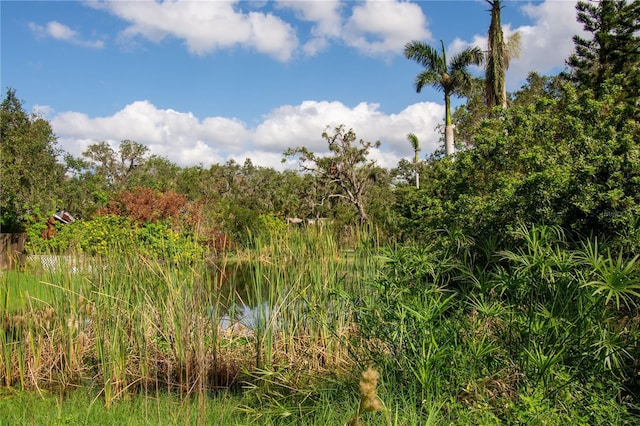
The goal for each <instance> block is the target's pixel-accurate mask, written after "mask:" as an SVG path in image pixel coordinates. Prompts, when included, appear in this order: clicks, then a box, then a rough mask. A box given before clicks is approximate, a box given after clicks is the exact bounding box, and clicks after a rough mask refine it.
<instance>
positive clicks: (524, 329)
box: [353, 226, 640, 424]
mask: <svg viewBox="0 0 640 426" xmlns="http://www.w3.org/2000/svg"><path fill="white" fill-rule="evenodd" d="M452 237H453V238H452ZM459 237H460V235H459V234H458V235H448V236H445V237H442V236H441V237H436V238H432V243H431V244H429V245H420V246H418V245H405V246H402V247H398V248H396V249H393V250H388V251H387V252H386V263H385V266H384V268H383V271H382V274H381V276H380V277H379V278H378V279H376V280H374V281H373V282H372V287H373V288H372V290H374V291H372V292H371V293H369V296H368V297H361V296H358V297H356V298H354V300H353V302H354V307H355V311H356V313H357V322H358V324H359V326H360V330H361V333H362V334H361V335H360V336H358V338H357V339H356V347H367V348H368V350H367V351H366V352H364V353H363V354H362V356H363V357H364V358H365V359H364V360H362V362H363V363H366V362H373V363H374V364H375V365H377V366H379V367H380V368H381V369H382V371H384V372H385V380H386V381H387V386H388V387H390V388H394V389H398V392H400V393H401V394H402V395H403V396H402V397H401V398H409V397H410V396H411V395H415V396H416V397H417V398H418V400H420V401H432V400H440V401H442V400H447V401H450V404H449V406H448V408H447V410H451V411H450V412H451V413H453V412H455V413H456V415H459V413H460V412H461V411H459V410H458V408H463V407H464V408H465V410H469V412H471V413H474V414H472V417H473V418H479V417H478V416H480V417H482V416H487V415H488V416H489V417H490V419H486V418H485V422H489V423H494V424H495V422H500V421H506V422H508V423H513V422H515V423H526V424H531V422H534V423H538V422H540V421H541V420H542V417H544V418H546V419H548V420H550V421H552V423H558V422H559V423H562V424H565V423H566V424H576V423H585V424H601V423H603V422H607V421H612V419H614V418H615V417H616V416H619V417H618V419H619V420H620V419H622V418H624V419H631V418H632V416H631V412H632V411H633V409H634V406H635V404H636V403H637V400H638V396H639V392H640V381H639V379H638V376H637V372H638V369H639V368H640V365H639V364H638V359H640V323H638V313H639V311H638V306H639V305H640V268H639V264H638V257H637V256H636V257H632V258H624V257H622V256H617V255H615V254H612V253H611V251H609V250H606V249H604V248H602V247H601V246H599V245H598V244H597V243H596V242H595V240H584V241H583V245H582V248H580V249H576V250H573V249H570V248H569V247H568V244H567V241H566V239H565V236H564V234H563V232H562V230H561V228H560V227H545V226H542V227H533V228H530V229H527V228H518V229H517V230H516V231H515V232H514V235H513V238H514V239H515V240H519V241H521V243H520V244H519V245H518V246H517V247H514V248H513V250H505V251H499V252H493V253H491V254H490V255H489V256H487V258H486V259H489V260H488V261H487V260H486V259H485V260H482V261H478V259H477V258H474V257H473V256H470V255H469V254H470V250H469V248H470V247H471V245H470V244H469V241H466V240H465V239H460V238H459ZM360 338H364V339H366V341H368V342H370V343H369V345H367V344H365V343H363V342H362V341H361V340H359V339H360ZM371 342H374V344H373V345H372V344H371ZM629 410H630V411H629ZM636 414H637V413H636ZM541 416H542V417H541ZM457 421H460V419H457ZM476 421H477V420H476ZM620 421H622V420H620Z"/></svg>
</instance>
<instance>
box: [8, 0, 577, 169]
mask: <svg viewBox="0 0 640 426" xmlns="http://www.w3.org/2000/svg"><path fill="white" fill-rule="evenodd" d="M504 5H505V7H504V9H503V13H502V23H503V28H504V32H505V35H507V36H508V35H509V34H511V33H512V32H513V31H519V32H520V35H521V40H522V45H521V55H520V58H519V59H517V60H514V61H513V62H512V66H511V68H510V70H509V72H508V85H509V89H510V90H515V89H517V88H518V87H520V86H521V85H522V83H523V82H524V78H525V77H526V75H527V73H528V72H530V71H537V72H539V73H542V74H555V73H557V72H558V71H559V70H561V69H562V68H563V66H564V60H565V59H566V58H567V57H568V55H569V54H570V53H571V52H572V48H573V43H572V41H571V37H572V36H573V35H574V34H577V33H581V31H582V29H581V26H580V25H579V24H578V23H577V22H576V20H575V1H572V0H571V1H570V0H545V1H532V2H524V1H505V3H504ZM0 8H1V9H0V13H1V31H2V34H1V43H2V44H1V65H0V66H1V68H0V80H1V83H2V90H3V96H4V92H5V91H6V88H7V87H11V88H14V89H16V91H17V95H18V97H19V98H21V99H22V100H24V106H25V108H26V109H27V110H29V111H36V112H38V113H39V114H41V115H43V116H44V117H45V118H47V119H48V120H49V121H50V122H51V124H52V127H53V130H54V132H55V134H56V135H57V137H58V143H59V146H60V147H61V148H62V149H63V150H64V151H66V152H69V153H71V154H73V155H76V156H79V155H80V154H81V153H82V151H83V150H84V149H86V147H87V146H88V145H89V144H91V143H95V142H98V141H101V140H105V141H108V142H109V143H111V144H113V146H116V145H117V143H118V142H119V141H121V140H123V139H132V140H135V141H137V142H140V143H143V144H145V145H147V146H149V148H150V151H151V152H152V153H154V154H158V155H162V156H164V157H166V158H168V159H169V160H171V161H173V162H174V163H176V164H179V165H181V166H189V165H197V164H202V165H203V166H205V167H208V166H209V165H211V164H213V163H222V162H225V161H227V160H229V159H234V160H236V161H239V162H243V161H244V159H245V158H251V160H252V161H253V162H254V163H255V164H259V165H263V166H271V167H276V168H282V167H287V166H289V167H293V166H295V164H294V163H293V162H292V163H288V164H282V163H281V162H280V160H281V158H282V152H283V151H284V150H286V149H287V148H288V147H293V146H300V145H304V146H307V147H309V148H311V149H313V150H316V151H318V152H322V151H323V150H324V149H326V145H325V144H324V142H323V140H322V138H321V137H320V135H321V134H322V132H323V131H324V130H325V127H326V126H327V125H329V126H332V127H333V126H337V125H339V124H345V125H346V126H347V127H350V128H353V129H354V130H355V132H356V134H357V135H358V136H359V137H362V138H364V139H367V140H372V141H373V140H380V141H381V142H382V146H381V148H380V150H376V151H374V152H372V158H374V159H376V161H378V162H379V163H380V164H381V165H383V166H386V167H394V166H395V165H396V164H397V162H398V161H399V160H400V159H401V158H409V157H411V155H412V151H411V147H410V144H409V143H408V142H407V140H406V135H407V133H409V132H412V133H415V134H416V135H418V137H419V139H420V141H421V146H422V156H426V155H427V154H428V153H430V152H433V151H434V150H435V149H436V148H438V146H439V144H440V142H439V138H440V135H439V134H438V133H437V131H436V129H435V127H436V126H437V125H438V124H439V123H440V122H441V121H442V119H443V115H444V106H443V101H442V94H441V93H439V92H437V91H435V90H433V89H431V88H427V89H424V90H423V91H422V93H420V94H418V93H415V90H414V88H413V80H414V77H415V75H416V74H418V73H419V72H420V70H421V68H420V66H419V65H418V64H416V63H414V62H411V61H409V60H407V59H405V58H404V57H403V56H402V51H403V46H404V44H405V43H407V42H409V41H411V40H422V41H425V42H427V43H430V44H432V45H434V46H439V43H440V40H441V39H442V40H443V41H444V43H445V45H446V47H447V50H448V52H449V54H451V53H454V52H455V51H458V50H460V49H462V48H464V47H466V46H469V45H478V46H480V47H482V48H486V31H487V28H488V25H489V19H490V16H489V13H488V12H487V9H488V5H487V4H486V2H485V1H484V0H482V1H481V0H468V1H454V0H450V1H420V2H408V1H395V0H389V1H367V2H360V1H359V2H356V1H339V0H321V1H313V0H307V1H302V0H298V1H288V2H286V1H275V2H271V1H261V0H255V1H236V2H227V1H212V0H204V1H202V0H201V1H182V0H174V1H165V2H153V1H142V0H129V1H126V0H117V1H88V2H80V1H74V2H70V1H69V2H68V1H7V0H4V1H2V2H0ZM474 72H476V73H481V70H479V69H476V70H474Z"/></svg>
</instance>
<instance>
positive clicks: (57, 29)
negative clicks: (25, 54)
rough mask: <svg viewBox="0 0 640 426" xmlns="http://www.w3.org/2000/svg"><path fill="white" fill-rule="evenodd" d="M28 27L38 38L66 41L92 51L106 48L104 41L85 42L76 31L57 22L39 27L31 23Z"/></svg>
mask: <svg viewBox="0 0 640 426" xmlns="http://www.w3.org/2000/svg"><path fill="white" fill-rule="evenodd" d="M28 25H29V29H30V30H31V31H33V32H34V33H35V34H36V35H37V36H38V37H43V38H46V37H51V38H54V39H56V40H62V41H66V42H69V43H73V44H77V45H79V46H83V47H89V48H92V49H100V48H103V47H104V42H103V41H102V40H93V41H92V40H84V39H83V38H82V37H81V36H80V35H79V34H78V32H77V31H74V30H72V29H71V28H69V27H68V26H66V25H64V24H61V23H60V22H57V21H50V22H48V23H47V24H46V25H38V24H36V23H34V22H29V24H28Z"/></svg>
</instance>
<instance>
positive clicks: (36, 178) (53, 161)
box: [0, 89, 64, 232]
mask: <svg viewBox="0 0 640 426" xmlns="http://www.w3.org/2000/svg"><path fill="white" fill-rule="evenodd" d="M56 143H57V141H56V138H55V135H54V134H53V131H52V130H51V126H50V125H49V122H48V121H47V120H45V119H43V118H41V117H38V116H35V115H29V114H27V113H26V112H25V111H24V109H23V107H22V101H20V100H19V99H18V98H17V97H16V92H15V90H13V89H8V90H7V95H6V97H5V99H4V100H3V101H2V105H1V106H0V166H1V167H0V182H1V185H0V225H1V227H2V230H3V232H14V231H18V230H20V229H21V228H22V226H23V225H24V220H25V218H26V217H27V216H28V215H32V214H34V213H38V212H40V213H43V214H44V213H47V212H49V211H55V209H58V208H61V207H62V206H59V205H57V204H58V196H57V194H58V192H59V188H60V184H61V183H62V179H63V176H64V169H63V166H62V164H60V163H58V161H57V155H58V150H57V149H56V147H55V145H56Z"/></svg>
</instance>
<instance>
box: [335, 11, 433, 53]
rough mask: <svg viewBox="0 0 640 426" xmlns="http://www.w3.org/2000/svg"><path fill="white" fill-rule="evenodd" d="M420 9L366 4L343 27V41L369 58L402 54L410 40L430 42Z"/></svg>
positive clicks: (353, 13)
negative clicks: (371, 56) (370, 56)
mask: <svg viewBox="0 0 640 426" xmlns="http://www.w3.org/2000/svg"><path fill="white" fill-rule="evenodd" d="M426 24H427V21H426V18H425V16H424V14H423V13H422V9H421V8H420V6H418V5H417V4H414V3H407V2H399V1H367V2H365V3H363V4H358V5H356V6H354V7H353V11H352V15H351V17H350V18H349V19H348V21H347V23H346V24H345V27H344V35H343V37H344V40H345V42H346V43H347V44H348V45H349V46H352V47H355V48H357V49H359V50H361V51H362V52H364V53H365V54H369V55H374V56H377V55H383V56H384V55H388V54H398V53H401V52H402V49H403V48H404V45H405V44H406V43H407V42H409V41H411V40H429V39H431V34H430V32H429V31H428V30H427V27H426Z"/></svg>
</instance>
